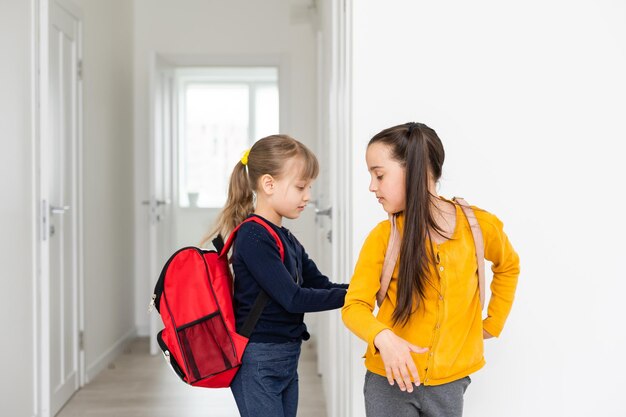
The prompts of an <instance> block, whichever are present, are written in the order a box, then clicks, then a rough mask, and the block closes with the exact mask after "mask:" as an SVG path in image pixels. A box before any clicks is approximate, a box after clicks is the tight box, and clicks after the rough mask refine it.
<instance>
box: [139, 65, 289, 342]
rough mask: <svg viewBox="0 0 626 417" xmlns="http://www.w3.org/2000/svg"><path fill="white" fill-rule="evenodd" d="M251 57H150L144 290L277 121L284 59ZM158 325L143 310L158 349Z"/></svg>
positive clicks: (215, 208)
mask: <svg viewBox="0 0 626 417" xmlns="http://www.w3.org/2000/svg"><path fill="white" fill-rule="evenodd" d="M253 61H254V62H250V61H249V62H243V58H242V59H239V60H235V59H232V60H222V61H219V62H216V61H212V60H210V59H204V58H202V57H198V58H197V60H196V61H193V60H190V58H189V57H185V58H184V59H181V58H180V57H166V56H161V55H158V54H155V55H154V57H153V60H152V62H151V97H150V103H151V120H150V125H151V134H150V146H151V150H150V192H151V195H150V198H149V199H148V200H146V201H144V202H143V203H144V204H145V205H147V206H148V209H149V212H148V216H149V233H148V236H149V264H150V271H149V281H148V285H149V288H148V291H149V294H152V292H153V289H154V285H155V283H156V281H157V279H158V276H159V273H160V271H161V269H162V267H163V265H164V264H165V262H166V261H167V259H168V257H169V256H170V255H171V254H172V253H173V252H174V251H175V250H176V249H179V248H181V247H183V246H193V245H197V244H198V243H199V242H200V240H201V239H202V237H203V235H204V233H205V232H207V231H208V229H209V227H210V226H211V224H212V223H213V220H214V219H215V217H216V216H217V214H218V212H219V211H220V209H221V207H222V206H223V204H224V203H225V200H226V191H227V187H228V180H229V178H230V173H231V172H232V168H233V167H234V166H235V163H236V162H237V160H238V159H239V158H240V157H241V153H242V152H243V151H244V150H245V149H246V148H247V147H250V146H251V145H252V143H253V141H254V139H255V138H258V137H261V136H266V135H269V134H271V133H277V132H278V131H279V130H280V128H282V125H281V123H282V121H283V115H284V114H286V113H287V111H286V109H285V108H284V106H285V103H286V102H287V98H286V93H285V91H286V90H287V89H286V88H285V84H284V82H283V81H282V80H281V78H279V73H280V71H281V69H283V70H284V64H283V63H282V62H281V61H280V60H279V59H275V58H268V59H267V60H264V59H263V60H253ZM191 104H193V106H194V108H190V107H189V106H190V105H191ZM268 121H271V122H268ZM161 327H162V325H161V322H160V317H159V316H158V314H156V313H153V314H151V316H150V330H149V332H150V338H151V343H150V352H151V353H152V354H156V353H158V352H159V348H158V344H157V342H156V334H157V333H158V331H159V330H160V329H161Z"/></svg>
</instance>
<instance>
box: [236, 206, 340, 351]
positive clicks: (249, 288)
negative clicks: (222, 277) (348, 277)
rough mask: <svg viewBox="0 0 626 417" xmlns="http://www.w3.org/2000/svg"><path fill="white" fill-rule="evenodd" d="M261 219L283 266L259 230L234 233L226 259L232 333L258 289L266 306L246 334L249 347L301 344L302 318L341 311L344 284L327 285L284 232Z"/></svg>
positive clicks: (303, 337)
mask: <svg viewBox="0 0 626 417" xmlns="http://www.w3.org/2000/svg"><path fill="white" fill-rule="evenodd" d="M253 216H256V215H254V214H253ZM258 217H261V216H258ZM261 218H262V217H261ZM262 219H263V218H262ZM263 220H265V222H266V223H267V224H269V225H270V226H271V227H272V228H273V229H274V230H275V231H276V233H277V234H278V236H279V237H280V240H281V241H282V243H283V246H284V252H285V261H284V263H283V262H282V261H281V259H280V253H279V250H278V245H277V244H276V241H275V239H274V238H273V237H272V236H271V235H270V234H269V232H268V231H267V230H266V229H265V228H264V227H263V226H261V225H260V224H257V223H255V222H248V223H245V224H243V225H242V226H241V227H240V228H239V231H238V232H237V237H236V239H235V243H234V249H233V256H232V265H233V271H234V275H235V291H234V292H235V294H234V299H235V317H236V322H237V324H236V326H237V330H238V331H239V330H240V329H241V327H242V326H243V324H244V322H245V320H246V318H247V317H248V315H249V313H250V310H251V308H252V306H253V304H254V302H255V300H256V298H257V296H258V295H259V292H260V291H261V289H263V290H264V291H265V292H266V293H267V295H268V296H269V301H268V302H267V304H266V305H265V308H264V310H263V313H262V314H261V317H260V318H259V321H258V322H257V324H256V326H255V328H254V331H253V332H252V334H251V335H250V342H263V343H284V342H289V341H296V340H307V339H308V338H309V334H308V332H307V329H306V325H305V324H304V313H306V312H314V311H324V310H332V309H336V308H340V307H342V306H343V303H344V298H345V295H346V289H347V288H348V284H335V283H332V282H330V280H329V279H328V277H326V276H325V275H323V274H322V273H321V272H320V271H319V269H318V268H317V266H316V265H315V262H313V260H311V259H310V258H309V256H308V255H307V253H306V251H305V250H304V247H303V246H302V245H301V244H300V242H298V240H297V239H296V238H295V237H294V236H293V235H292V234H291V232H290V231H289V230H288V229H287V228H285V227H278V226H276V225H274V224H273V223H271V222H270V221H268V220H266V219H263Z"/></svg>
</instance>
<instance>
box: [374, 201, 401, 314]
mask: <svg viewBox="0 0 626 417" xmlns="http://www.w3.org/2000/svg"><path fill="white" fill-rule="evenodd" d="M389 223H391V230H390V231H389V242H388V243H387V251H386V252H385V260H384V262H383V270H382V272H381V274H380V289H379V290H378V293H376V302H377V303H378V306H379V307H380V305H381V304H382V303H383V300H384V299H385V295H386V294H387V289H389V283H390V282H391V275H392V274H393V270H394V269H395V268H396V261H397V260H398V255H400V245H401V244H402V239H400V232H399V231H398V226H397V225H396V215H395V214H390V215H389Z"/></svg>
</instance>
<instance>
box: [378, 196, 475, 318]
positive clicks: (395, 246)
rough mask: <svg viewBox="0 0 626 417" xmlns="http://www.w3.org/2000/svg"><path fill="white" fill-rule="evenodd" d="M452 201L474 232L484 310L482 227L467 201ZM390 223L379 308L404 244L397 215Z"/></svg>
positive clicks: (381, 276) (391, 216) (458, 199)
mask: <svg viewBox="0 0 626 417" xmlns="http://www.w3.org/2000/svg"><path fill="white" fill-rule="evenodd" d="M452 201H454V202H455V203H456V204H458V205H459V206H460V207H461V209H462V211H463V214H464V215H465V218H466V219H467V222H468V223H469V225H470V230H471V231H472V237H473V239H474V247H475V249H476V262H477V264H478V291H479V296H480V307H481V310H482V308H483V307H484V305H485V245H484V241H483V233H482V230H481V229H480V225H479V224H478V220H477V219H476V214H475V213H474V210H473V209H472V208H471V207H470V205H469V204H468V203H467V201H465V200H464V199H462V198H460V197H454V198H453V199H452ZM389 223H391V231H390V234H389V242H388V243H387V251H386V252H385V260H384V261H383V269H382V272H381V274H380V289H379V290H378V293H376V302H377V303H378V306H380V305H381V304H382V303H383V300H384V299H385V295H386V294H387V290H388V289H389V283H390V282H391V275H392V274H393V270H394V269H395V267H396V262H397V260H398V256H399V254H400V246H401V243H402V239H401V238H400V232H399V231H398V226H397V225H396V215H395V214H390V215H389Z"/></svg>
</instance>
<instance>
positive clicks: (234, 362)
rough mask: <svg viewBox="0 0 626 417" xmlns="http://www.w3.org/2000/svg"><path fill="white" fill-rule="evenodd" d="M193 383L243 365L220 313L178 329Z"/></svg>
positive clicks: (217, 312)
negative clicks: (240, 363) (240, 364)
mask: <svg viewBox="0 0 626 417" xmlns="http://www.w3.org/2000/svg"><path fill="white" fill-rule="evenodd" d="M176 333H177V334H178V339H179V341H180V346H181V348H182V354H183V357H184V360H185V362H186V365H187V369H188V375H189V376H190V377H191V381H190V382H192V383H193V382H196V381H198V380H201V379H203V378H207V377H210V376H212V375H215V374H218V373H220V372H224V371H226V370H228V369H231V368H234V367H236V366H238V365H239V361H238V359H237V354H236V352H235V346H234V344H233V341H232V339H231V337H230V333H229V332H228V329H227V328H226V325H225V323H224V320H223V318H222V315H221V314H220V312H219V311H216V312H214V313H211V314H209V315H208V316H204V317H202V318H200V319H198V320H195V321H193V322H191V323H187V324H185V325H183V326H180V327H178V328H177V329H176Z"/></svg>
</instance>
